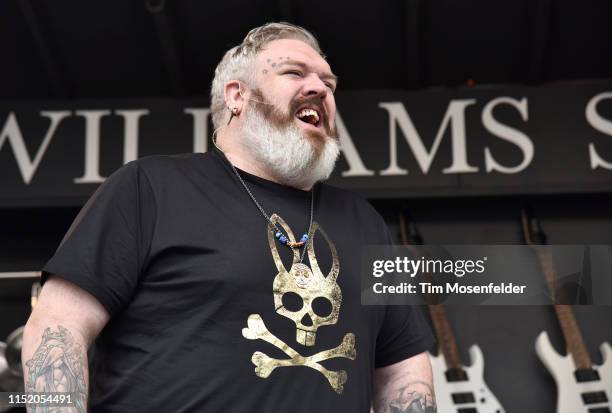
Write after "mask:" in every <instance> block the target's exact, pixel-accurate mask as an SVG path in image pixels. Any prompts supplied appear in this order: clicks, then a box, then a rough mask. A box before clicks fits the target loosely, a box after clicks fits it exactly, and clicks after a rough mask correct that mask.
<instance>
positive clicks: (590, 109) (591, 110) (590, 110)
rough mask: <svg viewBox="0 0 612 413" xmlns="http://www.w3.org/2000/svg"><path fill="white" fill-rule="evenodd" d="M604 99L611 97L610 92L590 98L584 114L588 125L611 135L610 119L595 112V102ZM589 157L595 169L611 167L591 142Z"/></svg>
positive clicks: (611, 123)
mask: <svg viewBox="0 0 612 413" xmlns="http://www.w3.org/2000/svg"><path fill="white" fill-rule="evenodd" d="M604 99H612V92H604V93H600V94H599V95H595V96H594V97H593V98H591V100H589V103H588V104H587V106H586V110H585V115H586V119H587V122H589V125H591V126H592V127H593V128H595V129H597V130H598V131H599V132H601V133H603V134H606V135H609V136H612V121H610V120H609V119H606V118H604V117H603V116H601V115H600V114H599V113H597V104H598V103H599V102H601V101H602V100H604ZM589 158H590V160H591V169H597V168H598V167H601V168H604V169H612V163H610V162H608V161H606V160H604V159H603V158H602V157H601V156H599V154H598V153H597V151H596V150H595V144H594V143H593V142H589Z"/></svg>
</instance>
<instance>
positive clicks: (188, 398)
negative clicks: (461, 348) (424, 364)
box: [42, 150, 433, 412]
mask: <svg viewBox="0 0 612 413" xmlns="http://www.w3.org/2000/svg"><path fill="white" fill-rule="evenodd" d="M240 173H241V176H242V177H243V178H244V180H245V182H246V184H247V185H248V186H249V188H250V190H251V191H252V192H253V195H254V196H255V197H256V199H257V200H258V201H259V202H260V204H261V206H262V207H263V208H264V209H265V211H267V212H268V213H269V214H271V215H272V214H276V216H278V217H280V218H282V220H283V221H284V223H285V224H286V225H285V227H289V228H290V230H291V231H292V233H293V234H294V235H295V238H297V239H296V241H299V238H300V237H301V235H302V234H303V233H305V232H306V231H307V227H308V221H309V211H310V192H307V191H301V190H299V189H295V188H290V187H286V186H283V185H280V184H277V183H274V182H270V181H267V180H265V179H262V178H259V177H257V176H254V175H251V174H248V173H246V172H244V171H241V172H240ZM314 222H316V225H315V227H316V226H318V228H319V229H318V230H317V231H316V232H315V233H314V236H313V241H312V245H313V246H314V249H313V254H312V255H313V256H316V260H315V261H316V262H317V264H318V268H319V271H317V268H316V267H317V265H315V264H314V263H313V262H312V261H313V260H312V257H310V256H309V254H308V253H306V254H305V256H304V260H303V262H304V264H306V265H307V266H308V267H301V269H302V270H303V271H302V273H301V274H297V273H295V272H291V273H289V271H291V268H292V262H291V259H292V254H291V250H290V249H289V248H288V247H287V246H285V245H282V244H281V243H280V242H278V241H277V240H276V239H275V234H274V233H272V234H270V233H269V232H270V230H269V227H268V221H267V220H266V219H265V218H264V217H263V215H262V214H261V212H260V211H259V210H258V209H257V207H256V206H255V204H254V203H253V201H252V200H251V198H250V197H249V195H248V194H247V192H246V191H245V190H244V188H243V187H242V186H241V184H240V183H239V181H238V178H237V177H236V175H235V174H234V173H233V171H232V169H231V167H230V165H229V163H228V162H227V160H226V159H225V157H224V156H223V155H222V154H221V153H220V152H218V151H217V150H213V151H210V152H208V153H205V154H186V155H177V156H154V157H147V158H142V159H140V160H138V161H134V162H131V163H129V164H127V165H125V166H124V167H122V168H120V169H119V170H118V171H117V172H115V173H114V174H113V175H112V176H111V177H109V178H108V179H107V180H106V182H105V183H104V184H102V185H101V186H100V188H99V189H98V190H97V191H96V193H95V194H94V195H93V196H92V198H91V199H90V200H89V201H88V203H87V204H86V205H85V207H84V208H83V209H82V211H81V212H80V213H79V215H78V217H77V218H76V220H75V222H74V223H73V225H72V227H71V228H70V230H69V231H68V233H67V234H66V236H65V238H64V240H63V241H62V244H61V245H60V247H59V249H58V251H57V252H56V254H55V255H54V256H53V258H52V259H51V260H50V261H49V262H48V263H47V265H46V266H45V267H44V269H43V275H42V281H43V282H44V281H45V280H46V279H47V278H48V276H49V275H51V274H54V275H58V276H60V277H62V278H64V279H66V280H69V281H71V282H73V283H74V284H76V285H78V286H79V287H81V288H83V289H84V290H86V291H88V292H89V293H91V294H92V295H93V296H95V297H96V298H97V299H98V300H99V301H100V302H101V303H102V305H103V306H104V307H105V308H106V309H107V310H108V312H109V313H110V315H111V320H110V322H109V323H108V324H107V326H106V327H105V328H104V329H103V330H102V332H101V334H100V335H99V336H98V338H97V340H96V342H95V344H94V346H93V349H92V354H91V357H90V358H91V360H90V375H91V382H90V405H91V410H92V411H104V412H141V411H163V412H222V411H223V412H225V411H231V412H270V411H275V412H368V411H369V406H370V400H371V394H372V376H373V369H374V368H375V367H384V366H387V365H390V364H393V363H396V362H398V361H401V360H404V359H406V358H408V357H411V356H413V355H415V354H418V353H420V352H422V351H424V350H426V349H427V348H428V347H430V346H431V345H432V340H433V339H432V335H431V332H430V330H429V328H428V326H427V324H426V323H425V321H424V319H423V316H422V314H421V313H420V310H419V309H418V308H411V307H382V306H362V305H361V304H360V268H359V266H360V248H361V247H362V246H364V245H367V244H387V243H389V242H390V238H389V234H388V230H387V228H386V226H385V223H384V221H383V219H382V218H381V217H380V215H379V214H378V213H377V212H376V211H375V210H374V209H373V208H372V207H371V206H370V205H369V204H368V203H367V202H366V201H365V200H364V199H362V198H360V197H359V196H357V195H355V194H353V193H351V192H348V191H345V190H342V189H339V188H335V187H333V186H330V185H327V184H318V185H317V186H316V189H315V205H314ZM279 225H280V226H281V227H282V224H279ZM285 227H283V228H285ZM272 232H274V231H272ZM271 245H273V246H274V247H273V248H272V247H271ZM275 251H278V257H279V259H278V260H275V259H274V254H275ZM334 256H336V257H337V259H334ZM279 260H280V261H279ZM297 267H298V266H295V269H297ZM310 269H312V272H309V271H310ZM298 272H299V271H298ZM283 294H284V295H283ZM292 311H293V312H292ZM298 327H299V329H298ZM300 331H301V332H300ZM304 331H307V332H304ZM300 334H301V335H300ZM298 340H299V342H298ZM341 343H342V346H340V347H339V348H338V346H339V345H340V344H341ZM308 344H310V345H308ZM336 348H338V349H337V351H336V352H335V353H334V352H327V353H322V352H323V351H326V350H332V349H336ZM330 354H332V355H333V354H335V355H336V356H338V357H335V358H330V359H327V360H326V358H327V356H330ZM315 355H316V356H315ZM311 356H314V357H311ZM352 358H354V359H352ZM256 365H257V366H258V367H257V369H256ZM342 371H344V372H346V374H344V373H342ZM260 376H262V377H260ZM344 381H345V383H343V382H344Z"/></svg>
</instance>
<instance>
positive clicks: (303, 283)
mask: <svg viewBox="0 0 612 413" xmlns="http://www.w3.org/2000/svg"><path fill="white" fill-rule="evenodd" d="M291 275H293V276H294V277H295V283H296V284H297V286H298V287H300V288H307V287H308V285H309V284H310V283H311V282H312V280H313V278H314V277H313V275H312V271H311V270H310V268H308V265H306V264H303V263H301V262H299V263H297V264H294V265H293V266H292V267H291Z"/></svg>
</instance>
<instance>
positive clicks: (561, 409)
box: [535, 331, 612, 413]
mask: <svg viewBox="0 0 612 413" xmlns="http://www.w3.org/2000/svg"><path fill="white" fill-rule="evenodd" d="M535 347H536V353H537V354H538V357H539V358H540V360H541V361H542V363H543V364H544V365H545V366H546V368H547V369H548V371H549V372H550V374H551V375H552V376H553V378H554V379H555V382H556V384H557V413H590V412H596V413H599V412H602V413H603V412H612V347H611V346H610V344H608V343H603V344H602V345H601V346H600V351H601V354H602V360H603V363H602V365H601V366H595V365H593V370H596V371H597V373H598V375H599V380H593V381H584V382H578V381H577V379H576V377H575V375H574V372H575V370H576V366H575V365H574V360H573V359H572V356H571V355H570V354H567V355H565V356H561V355H560V354H559V353H557V351H556V350H555V349H554V347H553V346H552V344H551V343H550V339H549V338H548V334H547V333H546V332H545V331H543V332H541V333H540V335H539V336H538V338H537V339H536V345H535ZM602 393H604V394H605V395H606V397H607V399H608V400H607V401H599V402H597V401H593V402H592V403H585V400H583V398H584V397H585V396H584V395H587V396H586V397H590V398H594V400H598V399H600V398H601V394H602ZM589 395H590V396H589ZM598 395H599V397H596V396H598ZM605 408H608V410H605ZM598 409H600V410H598Z"/></svg>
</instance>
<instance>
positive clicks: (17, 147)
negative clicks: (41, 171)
mask: <svg viewBox="0 0 612 413" xmlns="http://www.w3.org/2000/svg"><path fill="white" fill-rule="evenodd" d="M70 113H71V112H70V111H41V112H40V115H41V116H45V117H47V118H49V119H50V120H51V123H50V125H49V127H48V128H47V132H46V134H45V137H44V138H43V141H42V143H41V144H40V146H39V147H38V151H36V155H34V159H30V155H29V154H28V149H27V147H26V144H25V142H24V140H23V135H22V134H21V130H20V129H19V124H18V123H17V118H16V117H15V114H14V113H13V112H10V113H9V115H8V117H7V119H6V122H5V124H4V127H3V128H2V132H0V150H2V146H3V145H4V142H6V141H8V143H9V145H10V146H11V148H12V149H13V154H14V155H15V160H16V161H17V166H18V167H19V171H20V172H21V177H22V178H23V182H24V183H25V184H26V185H29V184H30V181H32V177H33V176H34V173H36V169H38V165H39V164H40V161H41V160H42V158H43V156H44V154H45V151H46V150H47V147H48V146H49V143H50V142H51V139H53V136H54V134H55V130H56V129H57V126H58V125H59V124H60V122H61V121H62V120H63V119H64V118H66V117H67V116H70Z"/></svg>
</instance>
